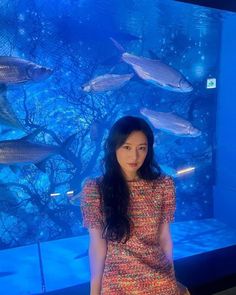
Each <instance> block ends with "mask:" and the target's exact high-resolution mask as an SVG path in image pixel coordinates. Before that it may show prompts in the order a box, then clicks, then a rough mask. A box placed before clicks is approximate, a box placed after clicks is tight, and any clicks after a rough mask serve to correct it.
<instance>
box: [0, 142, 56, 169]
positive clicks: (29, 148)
mask: <svg viewBox="0 0 236 295" xmlns="http://www.w3.org/2000/svg"><path fill="white" fill-rule="evenodd" d="M58 151H59V148H58V147H56V146H49V145H42V144H37V143H31V142H29V141H26V140H23V139H16V140H4V141H0V164H7V165H14V164H19V163H33V164H35V163H39V162H41V161H43V160H44V159H46V158H47V157H49V156H50V155H52V154H55V153H57V152H58Z"/></svg>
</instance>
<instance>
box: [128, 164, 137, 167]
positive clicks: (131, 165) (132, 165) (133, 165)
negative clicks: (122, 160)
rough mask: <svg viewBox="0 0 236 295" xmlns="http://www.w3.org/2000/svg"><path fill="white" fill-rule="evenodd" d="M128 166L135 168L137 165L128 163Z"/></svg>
mask: <svg viewBox="0 0 236 295" xmlns="http://www.w3.org/2000/svg"><path fill="white" fill-rule="evenodd" d="M128 165H129V166H130V167H137V165H138V164H137V163H128Z"/></svg>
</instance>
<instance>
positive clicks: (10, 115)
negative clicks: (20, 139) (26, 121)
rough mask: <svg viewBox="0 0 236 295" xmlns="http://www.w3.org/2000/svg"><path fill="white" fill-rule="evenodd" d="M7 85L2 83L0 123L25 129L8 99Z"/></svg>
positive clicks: (0, 87) (0, 88) (0, 90)
mask: <svg viewBox="0 0 236 295" xmlns="http://www.w3.org/2000/svg"><path fill="white" fill-rule="evenodd" d="M6 96H7V94H6V85H0V124H3V125H7V126H10V127H14V128H17V129H24V127H23V126H22V124H21V123H20V122H19V120H18V119H17V118H16V116H15V113H14V111H13V110H12V107H11V105H10V104H9V103H8V101H7V97H6Z"/></svg>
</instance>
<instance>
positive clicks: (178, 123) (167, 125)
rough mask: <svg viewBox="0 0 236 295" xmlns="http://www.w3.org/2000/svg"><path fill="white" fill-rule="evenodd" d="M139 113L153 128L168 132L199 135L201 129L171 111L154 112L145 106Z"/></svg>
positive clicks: (180, 134)
mask: <svg viewBox="0 0 236 295" xmlns="http://www.w3.org/2000/svg"><path fill="white" fill-rule="evenodd" d="M140 113H141V114H142V115H144V116H145V117H147V118H148V119H149V121H150V122H151V123H152V125H153V126H154V127H155V128H157V129H160V130H163V131H165V132H168V133H170V134H173V135H176V136H182V137H197V136H200V135H201V131H200V130H198V129H196V128H194V127H193V126H192V124H191V123H190V122H189V121H187V120H185V119H183V118H181V117H179V116H177V115H175V114H173V113H164V112H155V111H152V110H149V109H147V108H142V109H141V110H140Z"/></svg>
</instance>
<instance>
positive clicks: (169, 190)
mask: <svg viewBox="0 0 236 295" xmlns="http://www.w3.org/2000/svg"><path fill="white" fill-rule="evenodd" d="M128 185H129V188H130V193H131V199H130V205H129V215H130V217H131V218H132V220H133V222H134V227H133V229H132V234H131V238H130V239H129V240H128V241H127V242H126V243H125V244H123V243H117V242H110V241H108V248H107V255H106V260H105V269H104V273H103V279H102V290H101V295H159V294H160V295H178V294H179V289H178V287H177V282H176V278H175V273H174V269H173V267H172V265H171V263H170V262H169V261H168V259H167V258H166V256H165V254H164V252H163V250H162V248H161V247H160V244H159V233H160V231H159V229H160V224H162V223H169V222H172V221H173V220H174V212H175V187H174V183H173V181H172V179H171V178H169V177H161V178H159V179H157V180H152V181H146V180H142V179H141V180H136V181H131V182H128ZM100 204H101V202H100V195H99V193H98V188H97V184H96V181H95V180H88V181H87V182H86V184H85V185H84V188H83V195H82V199H81V213H82V217H83V226H84V227H87V228H88V227H90V228H100V229H102V227H103V225H104V216H103V214H102V210H101V205H100Z"/></svg>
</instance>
